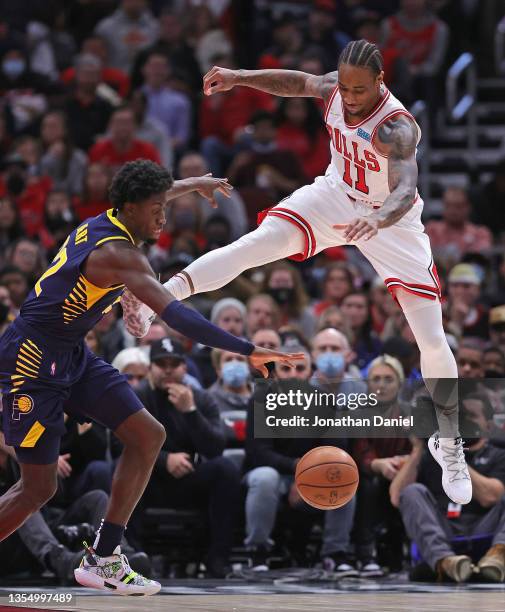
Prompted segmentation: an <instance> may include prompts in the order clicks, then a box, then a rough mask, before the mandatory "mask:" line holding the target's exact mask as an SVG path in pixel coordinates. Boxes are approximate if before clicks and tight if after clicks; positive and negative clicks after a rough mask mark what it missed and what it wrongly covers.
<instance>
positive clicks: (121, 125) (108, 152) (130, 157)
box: [89, 106, 161, 172]
mask: <svg viewBox="0 0 505 612" xmlns="http://www.w3.org/2000/svg"><path fill="white" fill-rule="evenodd" d="M136 129H137V126H136V124H135V114H134V112H133V110H132V109H131V108H130V107H128V106H123V107H121V108H118V109H116V110H115V111H114V112H113V113H112V115H111V118H110V121H109V137H108V138H105V139H104V140H99V141H98V142H97V143H96V144H95V145H93V147H91V149H90V151H89V161H90V162H91V163H102V164H104V165H106V166H109V167H110V168H111V171H112V172H115V171H116V170H118V169H119V168H120V166H122V165H123V164H125V163H126V162H129V161H135V160H136V159H139V158H144V159H149V160H151V161H153V162H156V163H157V164H159V163H161V159H160V156H159V153H158V151H157V150H156V149H155V148H154V147H153V145H152V144H151V143H149V142H145V141H143V140H137V139H136V138H135V132H136Z"/></svg>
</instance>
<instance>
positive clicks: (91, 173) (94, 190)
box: [75, 163, 111, 221]
mask: <svg viewBox="0 0 505 612" xmlns="http://www.w3.org/2000/svg"><path fill="white" fill-rule="evenodd" d="M110 180H111V171H110V168H109V167H108V166H106V165H105V164H100V163H96V164H90V165H89V166H88V168H87V170H86V175H85V177H84V185H83V189H82V198H81V199H80V200H79V201H78V202H77V203H76V206H75V212H76V214H77V216H78V217H79V220H80V221H84V220H85V219H87V218H88V217H96V216H97V215H99V214H100V213H103V212H105V211H106V210H107V209H108V208H110V207H111V205H110V202H109V184H110Z"/></svg>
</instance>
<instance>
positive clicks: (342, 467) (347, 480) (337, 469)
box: [295, 446, 359, 510]
mask: <svg viewBox="0 0 505 612" xmlns="http://www.w3.org/2000/svg"><path fill="white" fill-rule="evenodd" d="M295 482H296V487H297V489H298V493H300V495H301V497H302V498H303V500H304V501H306V502H307V503H308V504H310V505H311V506H313V507H314V508H318V509H319V510H335V508H340V507H342V506H345V504H347V502H348V501H350V500H351V499H352V498H353V497H354V494H355V493H356V489H357V488H358V483H359V473H358V467H357V465H356V462H355V461H354V459H353V458H352V457H351V455H349V453H346V452H345V451H344V450H342V449H341V448H337V447H336V446H318V447H317V448H313V449H312V450H310V451H309V452H308V453H306V454H305V455H304V456H303V457H302V458H301V459H300V461H299V462H298V465H297V466H296V472H295Z"/></svg>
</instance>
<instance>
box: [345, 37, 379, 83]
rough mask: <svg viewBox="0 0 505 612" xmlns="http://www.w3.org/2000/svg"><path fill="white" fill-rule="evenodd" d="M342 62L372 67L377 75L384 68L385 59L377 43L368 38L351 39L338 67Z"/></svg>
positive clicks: (361, 66)
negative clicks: (369, 40)
mask: <svg viewBox="0 0 505 612" xmlns="http://www.w3.org/2000/svg"><path fill="white" fill-rule="evenodd" d="M341 64H348V65H349V66H359V67H360V68H370V70H371V71H372V72H373V73H374V75H375V76H377V75H378V74H380V72H381V71H382V70H383V69H384V59H383V57H382V53H381V52H380V49H379V47H378V46H377V45H374V44H373V43H370V42H368V41H367V40H364V39H361V40H351V42H350V43H348V44H347V45H346V46H345V47H344V50H343V51H342V53H341V54H340V57H339V59H338V67H339V68H340V65H341Z"/></svg>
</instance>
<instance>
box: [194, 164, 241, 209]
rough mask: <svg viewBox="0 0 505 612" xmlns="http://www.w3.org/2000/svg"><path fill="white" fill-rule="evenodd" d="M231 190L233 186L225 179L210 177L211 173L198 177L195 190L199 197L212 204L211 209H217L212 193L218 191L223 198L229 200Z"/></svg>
mask: <svg viewBox="0 0 505 612" xmlns="http://www.w3.org/2000/svg"><path fill="white" fill-rule="evenodd" d="M232 189H233V185H230V183H228V179H227V178H214V177H213V176H212V172H209V174H206V175H205V176H202V177H200V178H199V179H198V186H197V188H196V190H197V191H198V193H199V194H200V195H201V196H203V197H204V198H207V200H209V202H210V203H211V204H212V208H217V202H216V200H215V198H214V193H215V192H216V191H220V192H221V193H222V194H223V195H224V196H226V197H227V198H229V197H230V195H231V190H232Z"/></svg>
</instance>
